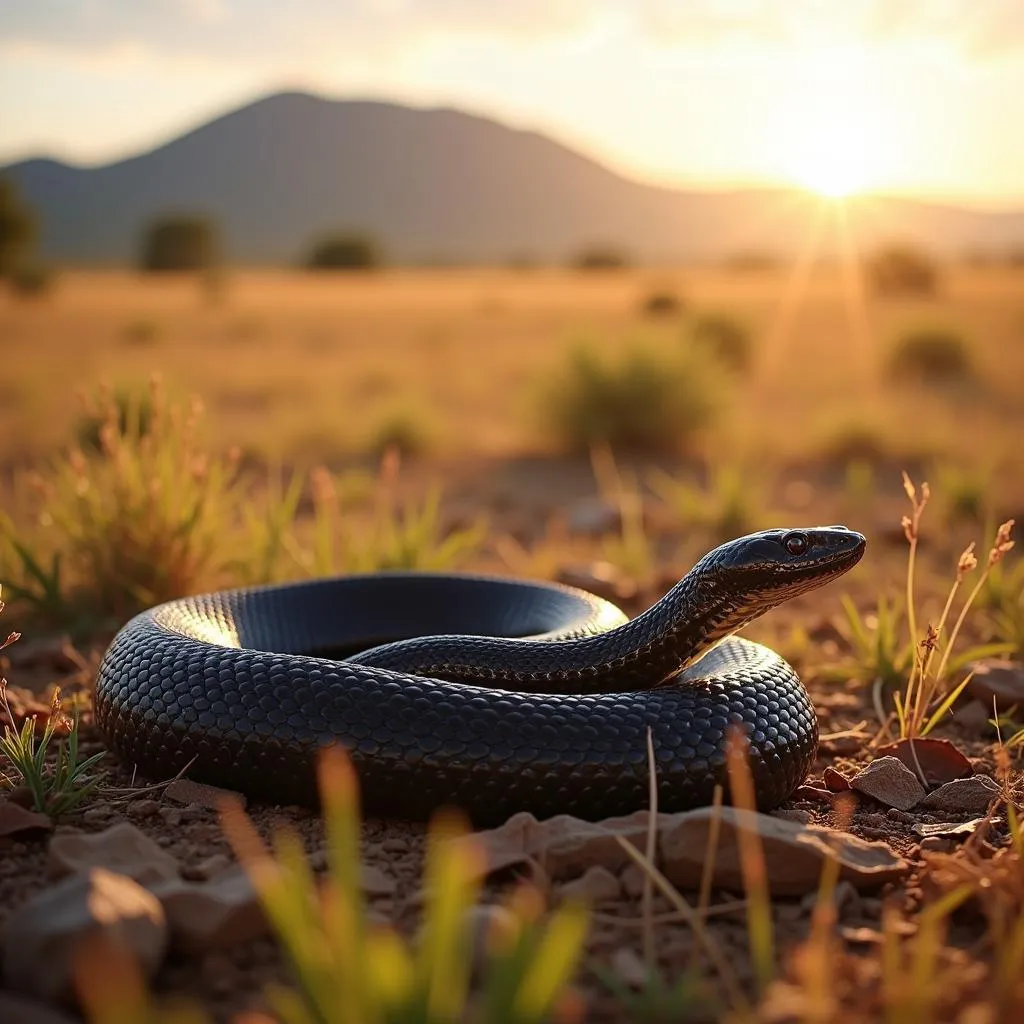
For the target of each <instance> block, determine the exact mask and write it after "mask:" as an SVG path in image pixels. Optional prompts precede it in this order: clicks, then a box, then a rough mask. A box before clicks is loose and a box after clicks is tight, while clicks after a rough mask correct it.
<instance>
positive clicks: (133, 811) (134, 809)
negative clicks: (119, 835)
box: [128, 799, 160, 819]
mask: <svg viewBox="0 0 1024 1024" xmlns="http://www.w3.org/2000/svg"><path fill="white" fill-rule="evenodd" d="M159 813H160V804H159V803H157V801H156V800H150V799H143V800H133V801H132V802H131V803H129V804H128V817H129V818H139V819H143V818H152V817H154V816H155V815H157V814H159Z"/></svg>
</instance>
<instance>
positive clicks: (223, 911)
mask: <svg viewBox="0 0 1024 1024" xmlns="http://www.w3.org/2000/svg"><path fill="white" fill-rule="evenodd" d="M153 895H154V896H156V898H157V899H158V900H159V901H160V904H161V906H162V907H163V911H164V914H165V915H166V918H167V924H168V926H169V928H170V933H171V944H172V945H173V946H174V948H175V949H177V950H180V951H181V952H185V953H205V952H208V951H210V950H217V949H230V948H232V947H233V946H237V945H239V944H240V943H243V942H248V941H249V940H250V939H255V938H259V937H261V936H263V935H265V934H266V933H267V930H268V925H267V920H266V917H265V915H264V913H263V908H262V906H261V905H260V901H259V897H258V895H257V893H256V890H255V889H254V888H253V885H252V882H251V881H250V880H249V876H248V875H247V874H246V873H245V871H244V870H243V869H242V868H238V867H236V868H233V869H231V870H230V871H225V872H223V873H222V874H219V875H217V876H216V877H214V878H212V879H210V880H209V881H208V882H202V883H198V882H185V881H183V880H181V879H175V880H173V881H166V882H163V883H161V884H159V885H154V886H153Z"/></svg>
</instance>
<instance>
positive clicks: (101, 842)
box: [47, 821, 178, 886]
mask: <svg viewBox="0 0 1024 1024" xmlns="http://www.w3.org/2000/svg"><path fill="white" fill-rule="evenodd" d="M159 838H161V839H163V838H165V837H163V836H161V837H159ZM47 867H48V870H49V872H50V875H51V877H54V878H60V877H63V876H64V875H69V874H74V873H76V872H79V873H81V872H86V871H89V870H90V869H91V868H105V869H106V870H108V871H116V872H118V873H119V874H121V875H126V876H127V877H129V878H131V879H134V880H135V881H136V882H139V883H140V884H142V885H147V886H148V885H151V884H153V883H155V882H161V881H165V880H167V879H171V878H177V877H178V862H177V860H176V859H175V858H174V857H172V856H171V855H170V854H169V853H166V852H165V851H164V850H162V849H161V848H160V846H159V845H158V844H157V843H155V842H154V841H153V840H152V839H150V837H149V836H147V835H146V834H145V833H144V832H141V831H139V829H137V828H136V827H135V826H134V825H131V824H129V823H128V822H126V821H125V822H121V823H120V824H118V825H112V826H111V827H110V828H107V829H104V830H103V831H102V832H92V833H85V832H78V833H75V834H65V835H57V836H54V837H53V839H51V840H50V847H49V850H48V864H47Z"/></svg>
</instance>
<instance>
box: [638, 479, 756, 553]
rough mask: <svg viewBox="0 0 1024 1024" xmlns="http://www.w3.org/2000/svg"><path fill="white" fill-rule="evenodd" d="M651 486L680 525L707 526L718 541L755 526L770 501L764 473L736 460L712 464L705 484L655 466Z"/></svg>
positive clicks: (702, 527) (754, 528)
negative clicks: (767, 495) (739, 463)
mask: <svg viewBox="0 0 1024 1024" xmlns="http://www.w3.org/2000/svg"><path fill="white" fill-rule="evenodd" d="M651 488H652V489H653V490H654V492H655V493H656V494H657V495H658V496H659V497H660V498H661V499H662V501H664V502H665V504H666V505H668V507H669V508H670V509H671V510H672V513H673V515H674V517H675V519H676V520H677V521H678V523H679V524H680V525H681V526H683V527H684V528H687V529H689V528H690V527H697V528H699V529H705V530H707V531H708V532H709V533H710V534H711V536H712V538H713V539H714V541H715V542H716V543H718V542H721V541H724V540H728V539H730V538H732V537H740V536H742V535H743V534H746V533H751V532H753V531H754V530H756V529H757V524H758V522H759V521H760V519H761V516H762V514H763V510H764V508H765V506H766V504H767V498H766V491H767V487H766V485H765V480H764V477H763V475H762V474H760V473H758V472H757V471H756V470H755V469H754V468H753V467H747V466H741V465H737V464H735V463H721V464H716V465H714V466H712V467H711V470H710V472H709V474H708V477H707V480H706V481H705V482H704V484H703V485H702V484H700V483H698V482H697V481H696V480H694V479H693V478H679V477H675V476H672V475H670V474H669V473H665V472H663V471H661V470H656V471H655V472H654V473H653V474H652V476H651Z"/></svg>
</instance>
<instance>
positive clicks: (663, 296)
mask: <svg viewBox="0 0 1024 1024" xmlns="http://www.w3.org/2000/svg"><path fill="white" fill-rule="evenodd" d="M640 308H641V310H642V311H643V313H644V315H645V316H675V315H676V314H677V313H680V312H682V309H683V300H682V299H680V298H679V296H678V295H676V293H675V292H670V291H660V292H651V294H650V295H648V296H647V298H646V299H644V300H643V302H642V303H641V306H640Z"/></svg>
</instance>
